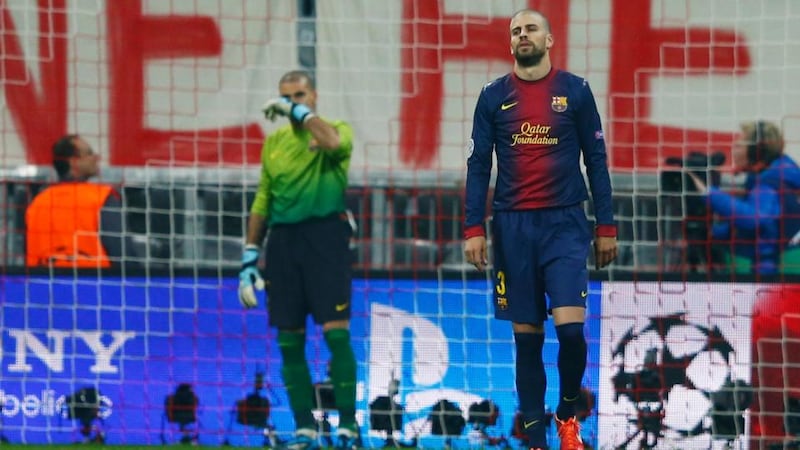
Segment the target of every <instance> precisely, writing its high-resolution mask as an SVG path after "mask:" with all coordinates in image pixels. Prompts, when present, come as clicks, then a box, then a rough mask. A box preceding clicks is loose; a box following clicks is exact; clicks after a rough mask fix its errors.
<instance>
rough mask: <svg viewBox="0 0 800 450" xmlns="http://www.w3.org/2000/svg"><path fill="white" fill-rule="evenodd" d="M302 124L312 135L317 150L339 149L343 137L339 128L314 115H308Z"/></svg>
mask: <svg viewBox="0 0 800 450" xmlns="http://www.w3.org/2000/svg"><path fill="white" fill-rule="evenodd" d="M303 126H304V127H305V128H306V130H308V131H309V132H310V133H311V136H313V137H314V140H315V141H316V142H317V148H318V149H319V150H323V151H335V150H340V149H341V147H342V141H343V137H342V136H341V135H340V134H339V129H337V127H335V126H334V125H332V124H330V123H328V122H326V121H324V120H323V119H322V118H320V117H319V116H316V115H315V116H312V117H309V118H308V119H307V120H306V121H305V122H304V123H303ZM351 136H352V132H351ZM351 142H352V138H351Z"/></svg>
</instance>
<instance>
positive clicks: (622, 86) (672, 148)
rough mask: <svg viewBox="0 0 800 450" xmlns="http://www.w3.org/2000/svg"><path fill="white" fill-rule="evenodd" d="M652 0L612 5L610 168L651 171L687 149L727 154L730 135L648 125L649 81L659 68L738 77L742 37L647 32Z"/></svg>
mask: <svg viewBox="0 0 800 450" xmlns="http://www.w3.org/2000/svg"><path fill="white" fill-rule="evenodd" d="M651 7H652V5H651V2H650V1H644V2H638V3H637V8H631V7H630V2H628V1H624V0H614V1H613V4H612V12H611V14H612V23H611V42H612V44H611V49H610V58H611V64H610V70H611V78H610V85H609V95H610V100H611V101H610V102H609V107H610V108H609V111H608V116H609V118H610V122H611V123H610V124H609V125H610V129H611V138H612V141H613V144H614V145H613V148H611V158H610V160H611V163H612V165H613V166H614V167H615V168H622V169H630V168H634V167H635V168H646V167H650V168H654V167H658V166H659V165H663V163H664V161H663V159H664V158H666V157H668V156H682V155H684V154H685V151H686V150H700V151H706V152H707V151H710V150H721V151H725V152H727V153H728V154H729V153H730V152H729V150H730V147H731V142H732V140H733V136H732V135H731V134H730V133H718V132H716V133H715V132H711V131H708V130H690V129H684V128H677V127H671V126H660V125H654V124H652V123H651V122H650V108H651V102H650V97H649V95H650V80H651V78H652V77H654V76H656V75H658V73H657V72H658V69H670V70H680V71H681V75H682V76H686V75H688V76H691V75H692V74H697V75H698V76H704V77H706V76H709V75H714V74H722V75H729V76H734V75H742V74H744V73H746V72H747V70H748V69H749V68H750V54H749V53H748V50H747V46H746V42H745V38H744V37H743V36H741V35H738V34H736V33H735V32H733V31H730V30H720V29H714V28H697V29H695V28H689V29H688V30H687V29H686V28H682V27H681V28H651V26H650V23H651V17H650V15H651Z"/></svg>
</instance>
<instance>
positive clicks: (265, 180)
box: [250, 121, 353, 225]
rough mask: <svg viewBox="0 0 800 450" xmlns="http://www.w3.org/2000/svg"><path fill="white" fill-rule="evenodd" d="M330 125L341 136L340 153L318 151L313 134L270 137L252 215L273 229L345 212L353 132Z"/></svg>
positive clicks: (290, 131) (284, 130) (282, 132)
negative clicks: (274, 226)
mask: <svg viewBox="0 0 800 450" xmlns="http://www.w3.org/2000/svg"><path fill="white" fill-rule="evenodd" d="M328 123H330V124H331V125H332V126H333V127H334V128H335V129H336V131H337V132H338V133H339V140H340V143H339V148H337V149H335V150H316V149H315V148H314V142H313V136H312V135H311V132H309V131H308V130H306V129H294V128H293V127H292V125H286V126H283V127H281V128H279V129H277V130H276V131H275V132H274V133H272V134H270V135H269V136H268V137H267V139H266V140H265V141H264V147H263V149H262V150H261V180H260V182H259V185H258V191H257V192H256V197H255V199H254V200H253V204H252V206H251V208H250V212H251V213H254V214H259V215H262V216H264V217H265V218H266V220H267V224H268V225H276V224H291V223H298V222H302V221H304V220H307V219H311V218H315V217H325V216H328V215H330V214H334V213H338V212H343V211H344V210H345V208H346V207H345V190H346V189H347V171H348V169H349V168H350V155H351V153H352V151H353V129H352V128H351V127H350V125H348V124H347V123H345V122H342V121H333V122H328Z"/></svg>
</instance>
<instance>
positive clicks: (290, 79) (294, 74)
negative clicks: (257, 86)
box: [278, 70, 316, 91]
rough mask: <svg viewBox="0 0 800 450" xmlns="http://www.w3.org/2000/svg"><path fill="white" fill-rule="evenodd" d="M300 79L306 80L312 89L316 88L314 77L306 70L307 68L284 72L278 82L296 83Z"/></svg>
mask: <svg viewBox="0 0 800 450" xmlns="http://www.w3.org/2000/svg"><path fill="white" fill-rule="evenodd" d="M298 81H305V82H306V84H307V85H308V87H309V88H310V89H311V90H312V91H314V90H316V84H315V83H314V77H312V76H311V74H310V73H308V72H306V71H305V70H292V71H289V72H286V73H285V74H283V76H282V77H281V79H280V81H279V82H278V84H279V85H281V84H283V83H295V82H298Z"/></svg>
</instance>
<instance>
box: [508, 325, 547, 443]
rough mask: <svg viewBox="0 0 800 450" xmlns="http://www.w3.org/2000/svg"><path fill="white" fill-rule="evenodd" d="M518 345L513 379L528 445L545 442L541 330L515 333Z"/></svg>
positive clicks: (542, 336) (544, 382)
mask: <svg viewBox="0 0 800 450" xmlns="http://www.w3.org/2000/svg"><path fill="white" fill-rule="evenodd" d="M514 342H515V343H516V347H517V359H516V383H517V396H518V397H519V410H520V412H521V413H522V420H523V422H522V427H523V429H524V432H525V434H526V435H527V436H528V440H529V442H528V445H529V446H530V447H544V446H546V445H547V437H546V431H547V430H546V429H545V422H544V394H545V390H546V388H547V374H546V373H545V371H544V362H543V361H542V347H543V346H544V334H543V333H514Z"/></svg>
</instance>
